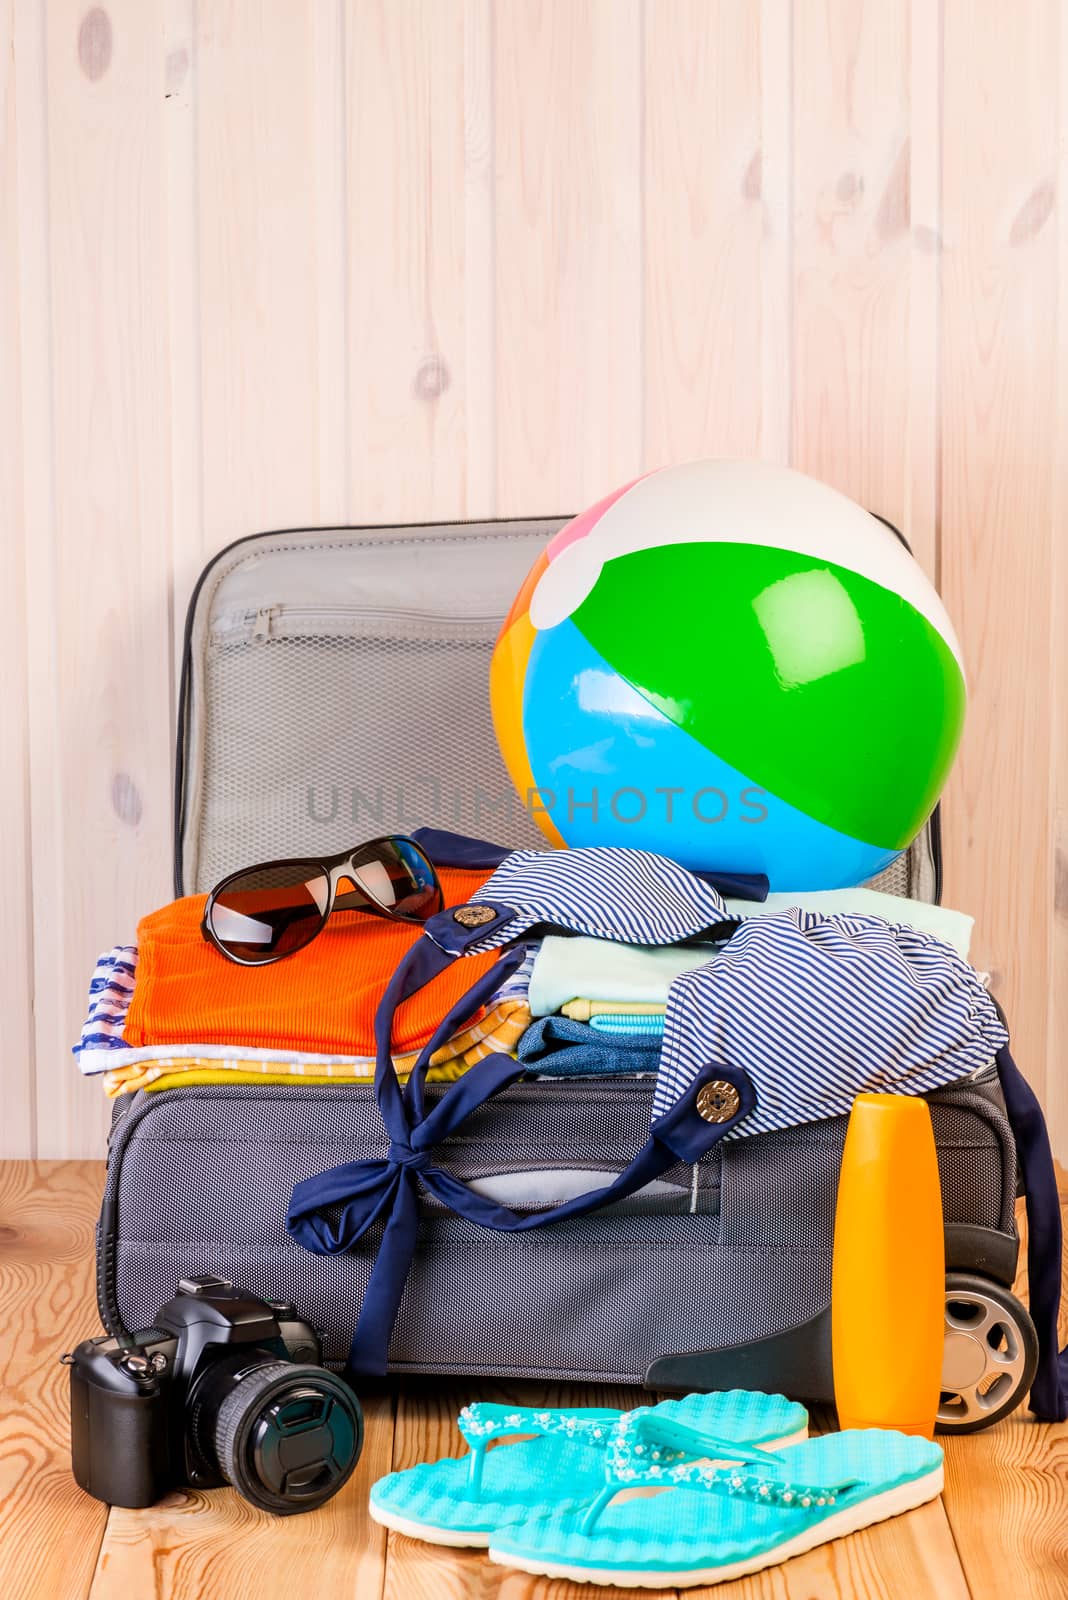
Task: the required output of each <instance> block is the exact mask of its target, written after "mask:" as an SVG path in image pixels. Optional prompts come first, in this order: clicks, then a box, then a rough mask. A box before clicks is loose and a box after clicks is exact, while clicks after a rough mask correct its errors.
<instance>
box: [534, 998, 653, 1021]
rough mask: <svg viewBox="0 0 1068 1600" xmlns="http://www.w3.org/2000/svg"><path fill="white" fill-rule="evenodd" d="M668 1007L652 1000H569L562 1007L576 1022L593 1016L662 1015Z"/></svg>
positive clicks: (565, 1013)
mask: <svg viewBox="0 0 1068 1600" xmlns="http://www.w3.org/2000/svg"><path fill="white" fill-rule="evenodd" d="M666 1009H667V1008H666V1006H663V1005H657V1004H656V1003H655V1002H654V1001H651V1000H568V1001H567V1002H566V1004H564V1005H562V1006H561V1007H560V1010H561V1011H562V1012H563V1014H564V1016H565V1017H570V1018H571V1019H572V1021H574V1022H589V1020H590V1018H591V1017H662V1016H663V1015H664V1012H665V1011H666Z"/></svg>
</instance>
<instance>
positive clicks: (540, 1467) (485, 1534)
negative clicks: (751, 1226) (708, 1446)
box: [371, 1389, 808, 1547]
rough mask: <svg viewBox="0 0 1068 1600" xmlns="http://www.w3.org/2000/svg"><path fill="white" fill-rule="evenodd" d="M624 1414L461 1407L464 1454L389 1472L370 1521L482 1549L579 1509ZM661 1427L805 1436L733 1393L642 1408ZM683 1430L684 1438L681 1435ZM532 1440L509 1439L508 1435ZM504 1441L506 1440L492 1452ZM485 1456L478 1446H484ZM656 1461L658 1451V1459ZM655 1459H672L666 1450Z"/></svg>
mask: <svg viewBox="0 0 1068 1600" xmlns="http://www.w3.org/2000/svg"><path fill="white" fill-rule="evenodd" d="M636 1414H637V1413H634V1412H626V1411H596V1410H592V1409H590V1408H588V1407H580V1408H576V1409H573V1410H541V1409H531V1408H526V1407H522V1406H498V1405H488V1404H482V1403H479V1404H476V1405H471V1406H465V1407H464V1409H463V1411H461V1413H460V1416H459V1418H458V1420H457V1426H458V1428H459V1430H460V1432H461V1434H462V1435H463V1437H464V1438H465V1439H466V1440H467V1443H468V1444H469V1446H470V1454H469V1455H467V1456H464V1457H462V1458H461V1459H459V1460H457V1459H455V1458H453V1457H446V1458H445V1459H444V1460H443V1461H433V1462H421V1463H420V1465H419V1466H416V1467H410V1468H408V1470H407V1471H405V1472H391V1473H389V1474H388V1475H387V1476H386V1477H384V1478H379V1480H378V1482H377V1483H376V1484H375V1485H374V1487H373V1488H372V1490H371V1516H372V1517H373V1518H374V1520H375V1521H376V1522H380V1523H382V1524H383V1526H384V1527H387V1528H394V1529H396V1531H397V1532H398V1533H405V1534H408V1535H409V1536H410V1537H411V1538H413V1539H425V1540H427V1541H429V1542H430V1543H431V1544H446V1545H463V1546H475V1547H485V1546H486V1545H488V1544H489V1542H490V1538H491V1536H492V1535H493V1534H495V1533H497V1532H498V1531H499V1530H500V1529H502V1528H508V1527H511V1526H512V1525H513V1524H515V1525H521V1524H524V1523H527V1522H529V1521H530V1520H531V1518H532V1517H536V1516H538V1515H540V1514H542V1513H545V1512H551V1511H560V1510H563V1509H567V1510H571V1509H572V1508H579V1507H583V1506H585V1505H587V1504H588V1503H589V1501H590V1500H592V1499H594V1498H595V1497H596V1495H597V1494H598V1492H599V1491H600V1490H601V1489H602V1488H603V1486H604V1482H605V1467H606V1460H607V1452H608V1449H609V1445H610V1443H611V1441H612V1438H613V1434H614V1431H615V1429H616V1428H617V1427H618V1425H619V1423H620V1421H621V1419H625V1418H628V1417H631V1416H634V1415H636ZM641 1414H642V1415H646V1416H654V1417H657V1418H659V1419H661V1421H662V1422H663V1423H664V1424H665V1425H667V1424H668V1423H670V1422H672V1421H674V1422H675V1423H676V1424H677V1425H679V1426H684V1425H686V1424H689V1425H690V1429H691V1430H692V1429H698V1430H700V1433H699V1435H697V1436H699V1437H703V1436H704V1435H705V1434H707V1433H709V1432H712V1431H714V1432H715V1433H716V1434H717V1435H722V1436H724V1437H726V1438H727V1439H728V1440H729V1441H730V1443H729V1444H728V1446H727V1454H728V1457H729V1458H731V1459H733V1453H734V1451H733V1447H734V1446H736V1445H737V1444H739V1443H741V1444H743V1445H744V1444H763V1445H783V1444H789V1443H792V1442H795V1441H797V1440H799V1439H804V1438H806V1437H807V1435H808V1412H807V1411H806V1410H805V1408H804V1406H801V1405H798V1404H797V1403H796V1402H795V1401H793V1400H787V1399H786V1398H785V1397H784V1396H783V1395H768V1394H755V1393H750V1392H749V1391H747V1390H744V1389H735V1390H731V1391H728V1392H726V1393H723V1394H693V1395H687V1397H686V1398H685V1399H684V1400H664V1401H662V1402H661V1403H660V1405H658V1406H646V1407H643V1408H642V1413H641ZM687 1431H689V1430H687ZM524 1434H527V1435H529V1434H533V1435H534V1437H533V1438H526V1439H518V1438H517V1436H518V1435H524ZM508 1438H511V1439H513V1440H516V1442H514V1443H512V1444H507V1445H503V1446H502V1445H497V1444H496V1441H498V1440H501V1439H508ZM491 1442H492V1443H494V1444H495V1448H494V1449H492V1450H490V1449H488V1448H487V1447H488V1446H489V1445H490V1443H491ZM658 1457H659V1452H658ZM664 1459H665V1460H672V1461H681V1460H682V1459H683V1457H682V1455H681V1454H677V1453H675V1452H673V1451H670V1450H669V1451H667V1452H665V1455H664Z"/></svg>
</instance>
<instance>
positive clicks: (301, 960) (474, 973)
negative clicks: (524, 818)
mask: <svg viewBox="0 0 1068 1600" xmlns="http://www.w3.org/2000/svg"><path fill="white" fill-rule="evenodd" d="M488 876H489V874H488V872H485V871H468V870H462V869H458V868H457V869H449V868H446V869H443V870H442V871H441V873H440V878H441V883H442V889H443V891H444V895H445V900H446V904H448V905H460V904H463V903H464V902H465V901H467V900H470V899H471V898H473V897H474V896H476V895H477V894H478V891H479V889H480V888H481V887H482V885H483V883H484V882H485V881H486V878H487V877H488ZM204 905H205V898H204V896H203V895H191V896H187V897H185V898H184V899H181V900H175V901H173V902H172V903H171V904H170V905H167V906H164V907H162V908H161V909H160V910H158V911H154V912H152V913H151V914H150V915H149V916H147V917H144V918H143V919H142V921H141V922H140V924H139V925H138V930H137V939H138V942H137V944H136V946H133V945H122V946H117V947H116V948H115V949H114V950H111V951H108V952H107V953H106V954H105V955H103V956H101V957H100V960H99V961H98V963H97V967H96V970H95V972H94V974H93V978H92V981H91V983H90V986H89V1013H88V1017H87V1020H86V1023H85V1026H84V1027H83V1029H82V1037H81V1040H80V1042H79V1043H78V1044H77V1045H75V1047H74V1054H75V1056H76V1058H77V1060H78V1065H79V1067H80V1069H81V1071H82V1072H84V1073H102V1074H103V1078H104V1087H105V1090H106V1092H107V1093H108V1094H109V1095H118V1094H123V1093H127V1092H132V1091H133V1090H135V1089H149V1088H151V1089H165V1088H175V1087H186V1086H189V1085H192V1084H196V1083H229V1084H234V1083H290V1082H292V1081H293V1080H294V1079H299V1080H300V1081H301V1082H302V1083H369V1082H370V1081H371V1080H372V1079H373V1077H374V1054H375V1044H374V1015H375V1010H376V1008H377V1006H378V1002H379V1000H380V999H381V996H382V993H383V990H384V989H385V987H386V985H387V983H388V982H389V979H390V978H391V977H392V975H393V972H394V971H395V969H396V967H397V965H398V964H399V962H400V960H401V958H402V956H403V955H404V954H405V952H406V951H407V950H408V949H409V948H410V947H411V945H412V944H414V943H415V941H416V940H417V939H419V938H420V937H421V936H422V930H421V929H420V928H419V927H418V926H414V925H408V924H404V923H399V922H390V921H386V920H385V919H383V918H379V917H368V916H359V915H354V916H337V917H334V918H332V919H331V920H330V922H329V923H328V924H327V926H326V927H325V928H324V929H323V931H322V933H321V934H320V935H319V937H318V938H317V939H316V941H315V944H314V946H313V947H311V948H309V949H308V950H306V951H303V952H301V953H300V955H299V956H298V957H297V958H296V959H295V960H290V961H279V962H275V963H273V964H272V965H270V966H265V967H243V966H237V965H235V964H234V963H231V962H228V961H225V960H223V959H222V958H221V957H220V956H219V953H218V951H217V950H216V949H215V948H214V947H213V946H212V945H210V944H208V943H207V941H206V940H205V939H204V938H203V937H202V935H201V931H200V925H201V920H202V918H203V914H204ZM498 957H499V952H498V951H495V950H494V951H488V952H487V953H486V954H485V955H482V956H474V957H472V958H471V961H470V962H467V963H464V964H463V970H461V966H460V964H459V963H457V965H456V966H455V967H453V968H450V969H449V970H448V971H446V972H444V973H443V974H442V975H441V977H440V978H439V979H438V980H437V981H436V982H435V983H434V984H432V985H431V986H430V988H429V989H427V990H426V991H424V992H421V993H419V994H416V995H414V996H413V997H412V998H411V999H410V1000H408V1001H406V1002H405V1003H404V1004H403V1005H402V1006H401V1007H400V1009H399V1011H398V1013H397V1022H396V1028H395V1039H394V1042H395V1045H396V1046H397V1047H399V1048H398V1054H397V1057H396V1064H397V1068H398V1070H399V1071H401V1072H404V1071H405V1070H407V1069H408V1068H410V1067H411V1065H412V1064H413V1062H414V1060H415V1057H416V1055H417V1054H418V1052H419V1050H420V1049H421V1048H422V1046H423V1045H424V1044H426V1043H427V1041H428V1040H429V1039H430V1038H431V1036H432V1034H433V1033H434V1030H435V1028H436V1026H437V1024H438V1022H439V1021H440V1019H441V1017H442V1015H444V1014H445V1013H446V1012H447V1011H449V1010H450V1008H451V1007H452V1006H454V1005H455V1004H457V1003H458V1002H459V1001H460V1000H461V999H462V997H463V995H464V994H465V992H466V991H467V988H468V987H469V985H470V983H471V980H472V977H478V976H480V975H481V973H482V972H483V971H488V970H489V969H490V968H491V967H492V966H493V965H494V963H495V962H496V961H497V959H498ZM526 988H527V971H526V969H521V970H520V971H519V972H517V973H515V974H514V975H513V976H512V977H511V978H510V979H509V980H507V981H506V982H505V983H504V984H502V986H501V989H500V991H499V992H498V993H495V994H494V995H493V996H491V998H490V1000H489V1001H488V1002H487V1004H486V1005H485V1006H483V1007H482V1008H480V1009H479V1010H478V1011H477V1012H476V1014H475V1015H473V1016H471V1017H469V1018H466V1019H464V1021H463V1023H462V1025H461V1027H460V1028H459V1030H458V1032H457V1033H456V1034H455V1035H454V1036H453V1037H452V1038H451V1039H450V1040H449V1042H448V1044H447V1045H445V1046H443V1047H442V1049H440V1050H438V1051H437V1052H436V1053H435V1056H434V1064H433V1067H432V1069H431V1073H430V1076H431V1077H432V1078H438V1079H445V1080H447V1079H451V1078H455V1077H458V1076H459V1075H460V1073H462V1072H464V1071H465V1070H466V1069H467V1068H468V1067H470V1066H472V1065H474V1063H475V1062H476V1061H478V1060H480V1059H481V1058H482V1057H483V1056H485V1055H488V1054H490V1053H491V1052H492V1051H496V1050H512V1049H514V1047H515V1045H516V1044H517V1043H518V1041H519V1038H520V1037H521V1035H522V1033H523V1031H524V1029H525V1028H526V1027H527V1025H528V1023H529V1022H530V1012H529V1010H528V1009H527V1003H526Z"/></svg>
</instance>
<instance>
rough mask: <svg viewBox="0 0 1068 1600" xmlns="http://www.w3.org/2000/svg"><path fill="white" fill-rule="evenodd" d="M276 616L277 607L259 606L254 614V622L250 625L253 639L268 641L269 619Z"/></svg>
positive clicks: (269, 634)
mask: <svg viewBox="0 0 1068 1600" xmlns="http://www.w3.org/2000/svg"><path fill="white" fill-rule="evenodd" d="M277 615H278V607H277V606H260V609H259V610H258V611H257V612H256V620H255V622H254V623H253V625H252V637H253V638H254V639H269V638H270V636H271V618H272V617H276V616H277Z"/></svg>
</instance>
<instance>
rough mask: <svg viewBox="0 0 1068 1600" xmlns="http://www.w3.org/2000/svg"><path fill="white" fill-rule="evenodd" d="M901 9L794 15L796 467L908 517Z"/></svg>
mask: <svg viewBox="0 0 1068 1600" xmlns="http://www.w3.org/2000/svg"><path fill="white" fill-rule="evenodd" d="M908 21H909V17H908V9H907V7H905V6H904V5H901V4H894V5H873V6H868V5H865V6H858V5H856V4H854V3H853V0H800V3H799V4H797V5H795V7H794V17H793V67H794V74H793V84H794V99H793V174H794V178H793V211H794V224H793V226H794V242H793V296H794V303H793V342H794V348H793V441H792V460H793V465H795V466H797V467H800V468H801V469H802V471H805V472H811V473H812V474H813V475H814V476H815V477H818V478H823V479H825V480H826V481H827V482H828V483H832V484H834V486H835V487H836V488H838V489H841V490H843V491H844V492H845V493H846V494H850V495H852V496H853V497H854V499H856V500H859V501H860V503H861V504H862V505H864V506H867V507H868V508H869V510H871V511H875V512H878V513H879V514H880V515H882V516H884V517H889V518H890V520H891V521H892V522H895V523H897V524H898V526H900V525H901V524H902V522H903V521H904V511H905V489H906V481H907V473H906V465H905V462H906V447H907V442H908V402H909V389H910V374H909V269H910V256H911V251H910V228H909V222H910V217H909V171H910V159H909V35H908Z"/></svg>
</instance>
